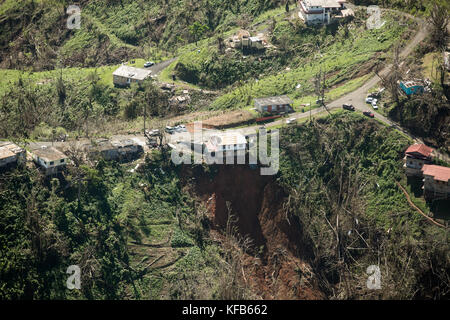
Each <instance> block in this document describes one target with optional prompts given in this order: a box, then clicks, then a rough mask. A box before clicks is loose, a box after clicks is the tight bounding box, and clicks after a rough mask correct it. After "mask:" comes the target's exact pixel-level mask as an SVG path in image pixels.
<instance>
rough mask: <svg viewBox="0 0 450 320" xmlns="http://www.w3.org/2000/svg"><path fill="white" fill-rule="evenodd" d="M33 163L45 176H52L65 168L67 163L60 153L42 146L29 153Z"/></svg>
mask: <svg viewBox="0 0 450 320" xmlns="http://www.w3.org/2000/svg"><path fill="white" fill-rule="evenodd" d="M31 155H32V157H33V161H34V162H35V163H36V164H37V165H38V166H39V167H41V169H42V170H43V171H44V173H45V175H54V174H57V173H58V172H60V171H61V170H62V169H63V168H65V166H66V164H67V163H68V158H67V156H66V155H65V154H64V153H62V152H61V151H59V150H57V149H55V148H53V147H47V146H42V147H40V148H36V149H34V150H32V151H31Z"/></svg>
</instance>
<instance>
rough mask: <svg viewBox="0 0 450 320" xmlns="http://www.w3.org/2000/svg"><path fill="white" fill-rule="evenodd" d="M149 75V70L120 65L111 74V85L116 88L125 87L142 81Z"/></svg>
mask: <svg viewBox="0 0 450 320" xmlns="http://www.w3.org/2000/svg"><path fill="white" fill-rule="evenodd" d="M151 73H152V72H151V70H145V69H141V68H135V67H129V66H126V65H121V66H120V67H119V68H117V69H116V70H115V71H114V72H113V83H114V85H116V86H127V85H130V84H131V83H132V82H142V81H144V80H145V79H147V78H148V77H150V75H151Z"/></svg>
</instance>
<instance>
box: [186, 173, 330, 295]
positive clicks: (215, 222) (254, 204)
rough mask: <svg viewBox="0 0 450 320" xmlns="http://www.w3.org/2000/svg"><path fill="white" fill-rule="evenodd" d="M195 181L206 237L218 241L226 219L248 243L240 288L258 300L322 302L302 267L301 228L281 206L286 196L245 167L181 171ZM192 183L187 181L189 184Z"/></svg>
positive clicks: (312, 279) (306, 253)
mask: <svg viewBox="0 0 450 320" xmlns="http://www.w3.org/2000/svg"><path fill="white" fill-rule="evenodd" d="M185 174H186V175H187V176H190V177H195V179H194V180H193V181H194V184H193V188H194V190H192V192H194V193H195V195H196V196H197V197H198V198H199V199H200V200H201V201H202V202H203V203H204V204H205V205H206V207H207V209H208V212H209V219H210V222H211V226H212V230H211V233H215V234H216V235H218V236H219V237H220V235H223V233H224V230H225V229H226V225H227V221H228V220H229V214H230V212H231V214H232V216H233V218H234V219H237V222H236V227H237V230H238V233H239V235H240V236H241V237H249V238H250V239H251V240H252V248H251V249H250V250H248V252H247V254H246V255H245V258H244V260H245V261H243V265H244V270H243V273H244V274H245V279H246V282H247V283H248V285H249V287H251V288H252V290H253V291H254V293H255V294H256V295H258V296H260V297H262V298H264V299H323V298H324V294H323V293H322V292H321V291H320V290H319V289H318V284H317V278H316V276H315V275H314V273H313V272H312V268H311V267H310V265H309V263H308V261H309V260H310V258H311V253H310V250H309V249H308V246H307V245H305V244H304V243H303V241H302V239H303V237H302V232H301V230H302V227H301V225H300V223H299V221H298V220H297V219H296V218H294V217H289V219H288V218H287V217H288V215H287V213H286V210H285V209H284V208H283V205H284V204H285V203H286V202H287V196H286V194H285V193H284V192H283V190H282V189H281V188H280V187H279V186H278V185H277V183H276V181H275V179H274V177H272V176H261V175H260V171H259V169H258V170H252V169H250V168H249V166H248V165H222V166H213V167H210V171H209V172H205V171H204V170H203V168H202V167H200V166H198V167H195V168H193V169H192V168H189V169H187V168H186V172H185ZM191 181H192V180H191Z"/></svg>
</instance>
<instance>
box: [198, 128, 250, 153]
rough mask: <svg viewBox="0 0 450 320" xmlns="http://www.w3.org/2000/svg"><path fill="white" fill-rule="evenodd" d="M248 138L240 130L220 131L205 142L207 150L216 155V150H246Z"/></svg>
mask: <svg viewBox="0 0 450 320" xmlns="http://www.w3.org/2000/svg"><path fill="white" fill-rule="evenodd" d="M246 148H247V140H246V139H245V136H243V135H242V134H240V133H239V132H220V133H217V134H212V135H211V136H210V137H209V139H208V142H206V143H205V152H206V153H207V154H211V155H212V156H214V155H215V153H216V152H224V151H225V152H226V151H238V150H246Z"/></svg>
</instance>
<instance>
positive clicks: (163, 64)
mask: <svg viewBox="0 0 450 320" xmlns="http://www.w3.org/2000/svg"><path fill="white" fill-rule="evenodd" d="M176 59H177V58H173V59H169V60H166V61H163V62H160V63H156V64H155V65H153V66H151V67H150V68H148V70H150V71H151V72H152V75H156V74H159V73H160V72H161V71H163V70H164V69H165V68H167V67H168V66H169V65H170V64H171V63H172V62H174V61H175V60H176Z"/></svg>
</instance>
